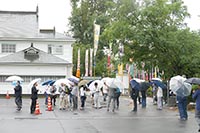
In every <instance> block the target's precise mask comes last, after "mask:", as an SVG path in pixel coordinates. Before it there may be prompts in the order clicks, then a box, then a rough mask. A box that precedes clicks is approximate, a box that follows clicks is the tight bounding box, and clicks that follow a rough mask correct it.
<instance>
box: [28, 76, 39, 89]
mask: <svg viewBox="0 0 200 133" xmlns="http://www.w3.org/2000/svg"><path fill="white" fill-rule="evenodd" d="M40 81H41V78H37V79H34V80H32V81H31V82H30V83H29V84H28V87H29V88H32V87H33V85H34V84H35V83H39V82H40Z"/></svg>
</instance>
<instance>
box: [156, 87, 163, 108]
mask: <svg viewBox="0 0 200 133" xmlns="http://www.w3.org/2000/svg"><path fill="white" fill-rule="evenodd" d="M162 97H163V90H162V88H161V87H159V86H158V90H157V106H158V108H157V109H158V110H162V106H163V104H162Z"/></svg>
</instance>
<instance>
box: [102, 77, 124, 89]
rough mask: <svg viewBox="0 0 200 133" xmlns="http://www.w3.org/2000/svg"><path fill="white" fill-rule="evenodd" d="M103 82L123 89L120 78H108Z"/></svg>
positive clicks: (111, 86)
mask: <svg viewBox="0 0 200 133" xmlns="http://www.w3.org/2000/svg"><path fill="white" fill-rule="evenodd" d="M105 83H106V84H107V85H108V87H110V88H119V89H120V90H123V89H124V84H123V82H122V81H121V80H119V79H117V78H108V79H107V80H106V81H105Z"/></svg>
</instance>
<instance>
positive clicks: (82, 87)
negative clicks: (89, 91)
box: [80, 85, 87, 110]
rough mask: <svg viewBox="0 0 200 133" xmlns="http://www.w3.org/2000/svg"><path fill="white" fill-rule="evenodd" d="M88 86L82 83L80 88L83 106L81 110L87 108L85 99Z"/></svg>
mask: <svg viewBox="0 0 200 133" xmlns="http://www.w3.org/2000/svg"><path fill="white" fill-rule="evenodd" d="M86 88H87V87H86V86H84V85H82V86H81V88H80V99H81V108H80V110H84V108H85V100H86V98H87V97H86Z"/></svg>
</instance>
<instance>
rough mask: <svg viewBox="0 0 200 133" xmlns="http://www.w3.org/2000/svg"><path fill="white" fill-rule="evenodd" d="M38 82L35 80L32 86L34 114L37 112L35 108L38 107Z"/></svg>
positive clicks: (32, 109)
mask: <svg viewBox="0 0 200 133" xmlns="http://www.w3.org/2000/svg"><path fill="white" fill-rule="evenodd" d="M37 86H38V83H37V82H35V83H34V84H33V86H32V88H31V100H32V102H31V108H30V111H31V114H33V113H34V112H35V108H36V101H37V99H38V89H37Z"/></svg>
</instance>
